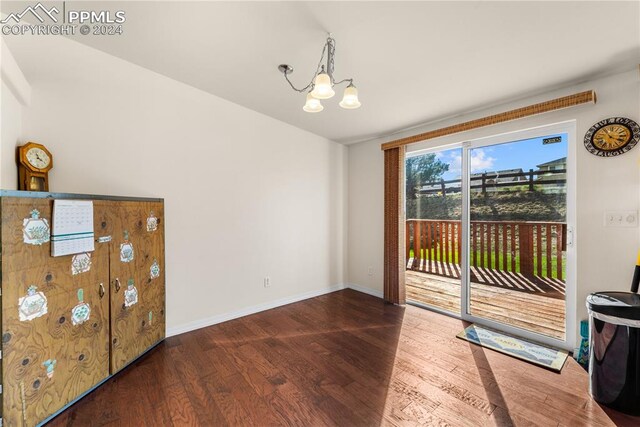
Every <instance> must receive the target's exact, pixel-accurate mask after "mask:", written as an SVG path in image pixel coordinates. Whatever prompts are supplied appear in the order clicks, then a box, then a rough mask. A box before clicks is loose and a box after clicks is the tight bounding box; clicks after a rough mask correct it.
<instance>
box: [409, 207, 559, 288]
mask: <svg viewBox="0 0 640 427" xmlns="http://www.w3.org/2000/svg"><path fill="white" fill-rule="evenodd" d="M566 233H567V226H566V224H564V223H558V222H528V221H527V222H523V221H520V222H510V221H471V228H470V233H469V234H470V239H469V245H470V251H469V253H470V256H469V258H470V259H469V263H470V265H471V267H478V268H482V269H488V270H497V271H505V272H511V273H516V274H521V275H522V276H524V277H529V278H534V277H540V278H549V279H557V280H559V281H564V280H565V272H564V268H563V252H564V251H566ZM405 240H406V254H405V256H406V260H407V269H409V270H415V271H421V272H424V273H430V274H438V275H441V276H445V277H452V278H456V279H459V278H460V262H461V259H462V256H461V254H462V227H461V222H460V221H443V220H430V219H410V220H407V221H406V239H405ZM473 274H474V272H473V269H472V276H473ZM472 279H473V277H472Z"/></svg>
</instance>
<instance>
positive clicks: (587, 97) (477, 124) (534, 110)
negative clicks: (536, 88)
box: [382, 90, 596, 150]
mask: <svg viewBox="0 0 640 427" xmlns="http://www.w3.org/2000/svg"><path fill="white" fill-rule="evenodd" d="M587 103H592V104H595V103H596V93H595V91H593V90H588V91H585V92H580V93H576V94H573V95H569V96H563V97H562V98H556V99H552V100H550V101H545V102H541V103H539V104H534V105H529V106H527V107H522V108H516V109H515V110H510V111H506V112H504V113H499V114H494V115H492V116H487V117H482V118H480V119H475V120H471V121H468V122H464V123H458V124H456V125H452V126H447V127H443V128H440V129H435V130H430V131H428V132H424V133H420V134H417V135H413V136H408V137H406V138H401V139H397V140H395V141H391V142H386V143H384V144H382V149H383V150H390V149H392V148H398V147H402V146H405V145H408V144H413V143H415V142H418V141H424V140H427V139H433V138H438V137H441V136H445V135H451V134H454V133H459V132H465V131H468V130H471V129H477V128H481V127H485V126H490V125H495V124H498V123H503V122H508V121H511V120H516V119H522V118H524V117H529V116H533V115H536V114H542V113H547V112H549V111H554V110H560V109H562V108H568V107H573V106H576V105H580V104H587Z"/></svg>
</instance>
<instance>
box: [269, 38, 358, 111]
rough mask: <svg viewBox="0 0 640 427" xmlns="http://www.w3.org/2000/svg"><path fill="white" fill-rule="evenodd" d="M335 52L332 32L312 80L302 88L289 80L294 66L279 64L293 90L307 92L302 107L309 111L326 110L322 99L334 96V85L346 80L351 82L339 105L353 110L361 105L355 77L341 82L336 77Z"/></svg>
mask: <svg viewBox="0 0 640 427" xmlns="http://www.w3.org/2000/svg"><path fill="white" fill-rule="evenodd" d="M335 53H336V41H335V40H334V39H333V37H331V34H329V37H327V41H326V43H325V44H324V48H323V49H322V55H321V56H320V61H319V62H318V66H317V67H316V72H315V74H314V75H313V78H312V79H311V82H310V83H309V84H308V85H306V86H305V87H303V88H302V89H298V88H296V87H295V86H294V85H293V83H291V80H289V74H291V73H293V67H291V66H290V65H287V64H281V65H280V66H278V70H280V72H282V74H284V78H285V79H286V80H287V82H288V83H289V85H290V86H291V88H292V89H293V90H295V91H296V92H300V93H304V92H307V101H306V102H305V104H304V107H302V109H303V110H304V111H306V112H307V113H319V112H320V111H322V110H324V107H323V106H322V103H321V102H320V100H322V99H329V98H331V97H333V96H334V95H335V94H336V93H335V92H334V90H333V87H334V86H335V85H339V84H341V83H345V82H349V85H348V86H347V87H346V88H345V89H344V94H343V96H342V101H340V104H339V105H340V106H341V107H342V108H346V109H347V110H353V109H355V108H358V107H360V105H361V104H360V101H358V89H356V87H355V86H354V84H353V79H344V80H340V81H339V82H336V80H335V79H334V77H333V70H334V64H333V60H334V57H335ZM325 55H326V57H327V62H326V68H325V65H324V64H323V60H324V57H325Z"/></svg>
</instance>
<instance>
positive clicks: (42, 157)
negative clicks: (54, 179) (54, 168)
mask: <svg viewBox="0 0 640 427" xmlns="http://www.w3.org/2000/svg"><path fill="white" fill-rule="evenodd" d="M26 158H27V161H28V162H29V164H30V165H31V166H33V167H34V168H37V169H44V168H46V167H47V166H49V163H51V158H50V157H49V155H48V154H47V153H45V151H44V150H43V149H42V148H38V147H34V148H31V149H29V151H27V154H26Z"/></svg>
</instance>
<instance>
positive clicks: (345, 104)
mask: <svg viewBox="0 0 640 427" xmlns="http://www.w3.org/2000/svg"><path fill="white" fill-rule="evenodd" d="M339 105H340V106H341V107H342V108H346V109H347V110H353V109H356V108H359V107H360V105H362V104H360V101H358V89H357V88H356V87H355V86H354V85H353V83H351V84H350V85H349V86H347V87H346V88H345V90H344V95H343V96H342V101H340V104H339Z"/></svg>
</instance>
